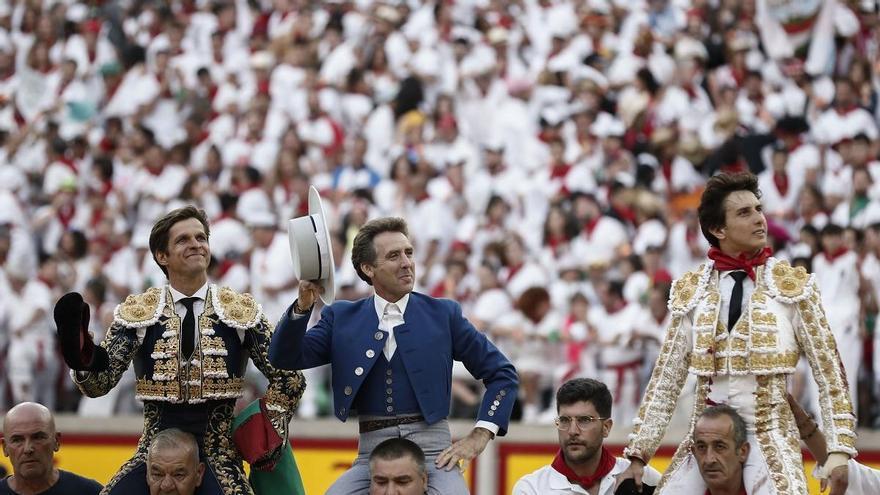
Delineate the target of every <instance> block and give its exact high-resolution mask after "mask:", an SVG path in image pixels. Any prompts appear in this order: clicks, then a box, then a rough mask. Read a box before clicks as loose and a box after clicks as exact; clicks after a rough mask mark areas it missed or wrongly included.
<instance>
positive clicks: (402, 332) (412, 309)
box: [394, 292, 425, 351]
mask: <svg viewBox="0 0 880 495" xmlns="http://www.w3.org/2000/svg"><path fill="white" fill-rule="evenodd" d="M423 318H425V315H424V308H423V307H422V305H421V301H420V300H419V299H418V298H416V297H415V293H413V292H410V294H409V302H407V303H406V311H405V312H404V313H403V324H401V325H398V326H396V327H394V340H395V341H396V342H397V350H398V351H400V350H401V349H407V343H408V342H410V340H411V339H410V338H409V337H410V332H411V331H412V329H413V328H415V326H416V322H417V321H423Z"/></svg>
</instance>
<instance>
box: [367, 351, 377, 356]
mask: <svg viewBox="0 0 880 495" xmlns="http://www.w3.org/2000/svg"><path fill="white" fill-rule="evenodd" d="M375 355H376V351H374V350H372V349H367V357H368V358H372V357H373V356H375Z"/></svg>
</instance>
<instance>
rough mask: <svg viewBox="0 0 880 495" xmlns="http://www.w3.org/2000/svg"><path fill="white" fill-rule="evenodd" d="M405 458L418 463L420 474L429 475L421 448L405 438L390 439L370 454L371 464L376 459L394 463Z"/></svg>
mask: <svg viewBox="0 0 880 495" xmlns="http://www.w3.org/2000/svg"><path fill="white" fill-rule="evenodd" d="M403 457H410V458H412V460H414V461H415V462H416V464H417V465H418V467H419V472H420V473H427V472H428V471H427V469H426V468H425V453H424V452H423V451H422V449H421V447H419V446H418V445H416V443H415V442H413V441H412V440H407V439H405V438H389V439H388V440H385V441H384V442H382V443H380V444H379V445H377V446H376V448H375V449H373V451H372V452H370V464H372V463H373V461H374V460H376V459H382V460H384V461H393V460H397V459H401V458H403Z"/></svg>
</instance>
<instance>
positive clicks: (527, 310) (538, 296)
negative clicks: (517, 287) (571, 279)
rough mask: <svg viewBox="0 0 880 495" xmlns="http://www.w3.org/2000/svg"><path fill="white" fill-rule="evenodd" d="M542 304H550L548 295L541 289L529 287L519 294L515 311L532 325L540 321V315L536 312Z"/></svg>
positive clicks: (545, 290)
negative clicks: (518, 311)
mask: <svg viewBox="0 0 880 495" xmlns="http://www.w3.org/2000/svg"><path fill="white" fill-rule="evenodd" d="M542 303H546V304H549V303H550V293H549V292H547V289H545V288H543V287H529V288H528V289H526V290H524V291H523V293H522V294H520V296H519V298H517V300H516V304H515V306H516V309H518V310H520V312H522V314H524V315H525V316H526V318H528V319H529V320H531V321H532V322H534V323H538V322H539V321H540V317H542V316H543V315H541V314H540V313H539V312H538V310H539V309H540V306H541V304H542Z"/></svg>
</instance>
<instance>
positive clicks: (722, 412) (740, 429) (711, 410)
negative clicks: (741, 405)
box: [697, 404, 746, 448]
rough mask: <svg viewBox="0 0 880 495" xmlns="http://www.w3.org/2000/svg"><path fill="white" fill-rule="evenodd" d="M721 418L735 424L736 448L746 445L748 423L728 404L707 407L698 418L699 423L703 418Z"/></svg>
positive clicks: (734, 438) (734, 439) (734, 437)
mask: <svg viewBox="0 0 880 495" xmlns="http://www.w3.org/2000/svg"><path fill="white" fill-rule="evenodd" d="M721 416H727V417H728V418H730V421H731V422H732V423H733V442H734V444H736V447H737V448H739V447H741V446H742V444H744V443H746V422H745V420H744V419H743V417H742V416H740V415H739V413H738V412H736V409H734V408H732V407H730V406H728V405H727V404H718V405H714V406H710V407H707V408H706V410H704V411H703V413H702V414H700V417H699V418H697V421H699V420H701V419H703V418H710V419H711V418H719V417H721Z"/></svg>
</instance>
